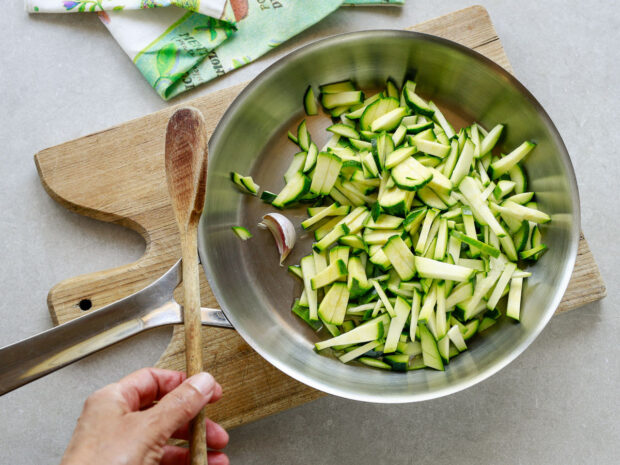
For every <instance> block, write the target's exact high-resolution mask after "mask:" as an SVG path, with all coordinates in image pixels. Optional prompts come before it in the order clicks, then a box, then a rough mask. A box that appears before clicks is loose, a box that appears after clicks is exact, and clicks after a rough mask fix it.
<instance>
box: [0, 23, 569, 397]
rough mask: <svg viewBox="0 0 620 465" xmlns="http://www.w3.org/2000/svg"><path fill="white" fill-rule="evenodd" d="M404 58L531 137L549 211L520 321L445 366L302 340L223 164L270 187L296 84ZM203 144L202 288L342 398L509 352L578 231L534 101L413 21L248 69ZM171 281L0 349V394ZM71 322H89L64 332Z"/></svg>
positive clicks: (451, 96)
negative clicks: (244, 237) (334, 350)
mask: <svg viewBox="0 0 620 465" xmlns="http://www.w3.org/2000/svg"><path fill="white" fill-rule="evenodd" d="M416 71H417V78H416V80H417V82H418V89H419V90H420V92H421V93H422V94H423V95H425V96H427V97H430V98H432V99H433V100H434V101H435V102H436V103H438V104H439V105H440V106H441V107H442V109H444V110H445V113H448V115H449V118H450V119H451V120H452V121H454V122H456V123H457V126H458V125H459V124H458V123H461V122H465V121H472V120H476V121H478V122H480V123H481V124H483V125H485V126H487V127H489V126H492V125H494V124H496V123H498V122H503V123H505V124H506V125H507V131H506V137H505V139H504V140H503V142H502V144H503V148H504V149H509V148H511V147H514V146H516V145H517V144H518V143H520V142H522V141H523V140H524V139H531V140H535V141H537V142H538V148H537V149H536V150H535V151H534V152H532V154H531V155H530V157H529V158H528V159H527V161H526V163H525V167H526V169H527V171H528V174H529V179H530V181H531V184H530V189H531V190H534V191H536V192H537V200H538V202H539V204H540V206H541V208H542V209H543V210H545V211H547V212H549V213H550V214H551V215H552V219H553V221H552V222H551V223H550V224H549V225H548V226H547V227H546V228H545V229H544V231H543V234H544V237H545V242H546V243H548V244H549V245H550V250H549V252H548V253H547V254H546V255H545V256H544V257H543V258H542V259H541V260H540V262H539V263H538V264H537V265H536V266H535V267H533V268H532V270H531V271H532V272H533V276H532V277H531V278H530V279H529V280H528V284H527V288H526V289H525V292H524V311H523V315H522V321H521V323H520V324H513V323H511V322H508V321H503V322H502V323H500V324H498V325H495V326H494V327H493V328H491V329H490V330H488V331H487V332H485V335H484V336H483V337H480V338H478V339H477V340H475V341H474V342H473V343H472V345H471V346H470V347H471V350H469V351H468V352H465V353H463V354H462V355H460V356H459V357H457V358H456V359H454V361H451V363H450V365H449V366H448V367H447V369H446V371H445V372H435V371H427V370H418V371H414V372H408V373H406V374H404V373H389V372H384V371H378V370H371V369H368V368H365V367H357V366H350V365H343V364H342V363H340V362H338V361H336V360H334V359H331V358H329V357H325V356H322V355H318V354H316V353H315V352H314V351H313V350H312V348H313V343H314V342H316V341H317V340H318V339H319V337H321V335H317V334H314V333H313V332H312V331H311V330H310V329H309V328H308V327H307V326H306V325H305V323H303V322H301V321H300V320H299V319H298V318H296V317H295V316H293V315H292V314H291V313H290V307H291V303H292V301H293V299H294V297H296V296H298V295H299V293H300V290H301V289H300V286H299V283H297V282H296V280H295V278H292V277H291V276H290V275H289V274H288V273H287V272H286V269H285V268H282V267H279V266H278V259H277V253H276V251H275V246H274V244H273V239H272V238H271V237H270V236H269V233H268V232H264V231H260V230H258V229H256V227H255V226H256V224H257V223H258V221H259V220H260V218H261V216H262V215H263V214H264V213H266V212H268V211H270V208H269V206H268V205H266V204H263V203H261V202H260V201H259V200H257V199H256V198H250V197H248V196H243V195H241V194H238V193H237V192H236V191H235V190H234V189H232V187H231V185H230V180H229V177H228V173H229V172H230V171H239V172H243V173H247V172H249V171H251V174H252V176H253V177H254V179H255V180H256V181H257V182H258V183H259V184H260V185H261V187H262V188H265V189H268V190H272V191H278V190H279V189H280V188H281V187H282V185H283V181H282V174H283V172H284V170H285V169H286V167H287V166H288V164H289V163H290V160H291V156H292V154H293V153H294V152H295V147H294V146H293V145H291V143H290V142H288V141H287V139H286V131H287V130H288V129H290V128H291V127H293V126H294V125H295V124H296V123H297V122H298V121H299V120H300V119H301V118H302V113H301V108H302V106H301V96H302V95H303V92H304V90H305V88H306V86H307V85H308V84H312V85H313V86H315V88H316V86H318V85H319V84H322V83H326V82H333V81H338V80H342V79H348V78H352V79H354V80H355V81H357V83H358V84H359V85H360V86H361V87H363V88H378V87H380V86H382V85H383V84H384V83H385V80H386V79H387V78H388V77H390V76H391V77H393V78H395V79H396V80H397V81H400V80H401V79H402V78H404V77H405V76H407V75H411V74H413V73H414V72H416ZM313 120H317V119H316V118H314V119H313ZM313 123H314V124H313V125H312V126H311V127H310V131H311V133H312V134H313V136H314V137H315V138H316V139H317V141H318V142H319V143H320V142H322V140H321V139H320V137H321V135H322V134H323V133H324V131H323V129H324V128H325V127H326V126H327V124H328V123H329V122H328V121H327V120H324V121H322V122H317V121H313ZM209 149H210V150H209V152H210V155H209V156H210V160H209V173H208V183H207V195H206V204H205V210H204V213H203V216H202V219H201V224H200V229H199V253H200V257H201V259H202V263H203V266H204V268H205V272H206V274H207V277H208V280H209V283H210V285H211V288H212V289H213V292H214V294H215V296H216V298H217V300H218V302H219V304H220V305H221V307H222V308H223V309H224V313H225V314H226V317H228V320H230V322H231V323H232V324H233V325H234V327H235V329H236V330H237V331H238V332H239V333H240V334H241V336H242V337H243V338H244V339H245V340H246V341H247V342H248V343H249V344H250V345H251V346H252V347H253V348H254V349H255V350H256V351H257V352H258V353H260V354H261V355H262V356H263V357H264V358H265V359H266V360H268V361H269V362H270V363H272V364H273V365H275V366H276V367H278V368H279V369H280V370H282V371H284V372H285V373H287V374H288V375H290V376H292V377H294V378H296V379H297V380H299V381H301V382H304V383H306V384H308V385H310V386H312V387H314V388H317V389H320V390H322V391H325V392H328V393H331V394H334V395H338V396H342V397H347V398H351V399H357V400H364V401H372V402H392V403H395V402H413V401H420V400H425V399H431V398H434V397H439V396H443V395H446V394H449V393H452V392H456V391H459V390H461V389H464V388H466V387H468V386H471V385H473V384H475V383H477V382H479V381H481V380H483V379H485V378H487V377H488V376H490V375H492V374H493V373H495V372H497V371H498V370H499V369H501V368H502V367H504V366H506V365H507V364H508V363H509V362H510V361H512V360H514V358H516V357H517V356H518V355H519V354H520V353H521V352H523V351H524V350H525V348H526V347H527V346H528V345H529V344H530V343H531V342H532V341H533V340H534V339H535V338H536V336H537V335H538V334H539V333H540V332H541V331H542V329H543V327H544V326H545V325H546V323H547V322H548V321H549V319H550V318H551V316H552V315H553V312H554V311H555V309H556V308H557V306H558V304H559V302H560V300H561V298H562V295H563V294H564V291H565V290H566V286H567V285H568V280H569V278H570V275H571V272H572V269H573V265H574V262H575V258H576V254H577V245H578V241H579V230H580V228H579V196H578V191H577V183H576V180H575V175H574V172H573V168H572V165H571V162H570V159H569V156H568V153H567V151H566V148H565V146H564V144H563V142H562V139H561V137H560V135H559V134H558V132H557V130H556V128H555V126H554V125H553V123H552V122H551V120H550V118H549V117H548V115H547V114H546V113H545V111H544V110H543V108H542V107H541V106H540V104H539V103H538V102H537V101H536V99H535V98H534V97H533V96H532V95H531V94H530V93H529V92H528V91H527V90H526V89H525V88H524V87H523V86H522V85H521V84H520V83H519V82H518V81H517V80H516V79H514V78H513V77H512V76H511V75H510V74H508V73H507V72H506V71H505V70H503V69H502V68H501V67H499V66H498V65H496V64H495V63H493V62H491V61H489V60H488V59H486V58H484V57H483V56H481V55H479V54H477V53H476V52H473V51H471V50H469V49H467V48H465V47H462V46H460V45H457V44H455V43H452V42H449V41H447V40H443V39H439V38H437V37H434V36H429V35H425V34H419V33H413V32H401V31H366V32H359V33H352V34H344V35H340V36H335V37H331V38H328V39H325V40H321V41H318V42H315V43H313V44H311V45H308V46H306V47H303V48H301V49H299V50H297V51H296V52H293V53H291V54H290V55H288V56H286V57H284V58H282V59H281V60H279V61H278V62H276V63H275V64H274V65H272V66H271V67H269V68H268V69H267V70H265V71H264V72H263V73H261V74H260V75H259V76H258V77H256V78H255V79H254V81H253V82H252V83H251V84H250V85H249V86H248V87H247V88H246V89H245V90H244V91H243V92H242V93H241V94H240V95H239V97H237V99H236V100H235V101H234V102H233V104H232V105H231V106H230V108H229V109H228V111H227V112H226V114H225V115H224V117H223V118H222V120H221V121H220V123H219V125H218V127H217V129H216V131H215V133H214V134H213V136H212V138H211V141H210V144H209ZM285 213H286V215H287V216H289V218H291V219H292V220H293V222H295V223H296V224H299V222H300V220H301V218H303V217H305V213H304V211H303V210H302V209H298V210H290V211H287V212H285ZM233 225H243V226H246V227H248V228H249V229H250V230H252V232H253V233H254V238H253V239H252V240H250V241H247V242H240V241H239V240H238V239H237V238H236V237H235V236H234V234H232V233H231V231H230V227H231V226H233ZM298 234H299V235H300V236H301V238H300V239H299V240H298V244H297V245H296V247H295V249H294V251H293V253H292V254H291V256H290V257H289V258H288V262H290V263H296V262H298V260H299V258H300V257H301V256H303V255H305V254H307V253H308V251H309V250H310V238H309V237H305V236H304V235H303V234H304V233H303V232H302V231H301V230H298ZM176 283H178V273H177V271H176V269H174V268H173V269H172V270H171V271H170V272H169V273H167V274H166V275H165V276H164V277H163V278H162V279H161V280H160V281H158V282H156V283H154V284H153V285H152V286H150V287H149V288H147V289H146V290H145V291H143V292H141V293H138V294H137V295H134V296H132V297H129V298H127V299H124V300H123V301H120V302H118V303H115V304H112V305H111V306H109V307H106V308H102V309H100V310H97V311H95V312H93V313H92V314H90V315H86V316H85V317H82V318H78V319H77V320H74V321H73V322H70V323H67V324H65V325H62V326H60V327H58V328H54V329H52V330H49V331H46V332H45V333H42V334H41V335H38V336H35V337H33V338H30V339H28V340H26V341H22V342H20V343H17V344H14V345H13V346H9V347H6V348H4V349H0V394H2V393H4V392H8V391H9V390H11V389H14V388H15V387H18V386H20V385H22V384H25V383H26V382H29V381H32V380H33V379H36V378H38V377H40V376H42V375H44V374H46V373H49V372H51V371H53V370H54V369H57V368H59V367H61V366H64V365H66V364H67V363H71V362H72V361H74V360H77V359H79V358H81V357H83V356H85V355H87V354H88V353H91V352H93V351H95V350H98V349H100V348H102V347H105V346H107V345H110V344H112V343H114V342H117V341H118V340H120V339H123V338H125V337H128V336H130V335H132V334H135V333H137V332H140V331H142V330H144V329H147V328H149V327H154V326H160V325H162V324H173V323H178V322H180V319H181V317H180V315H181V312H180V307H179V306H178V304H176V303H175V302H174V301H173V299H172V292H171V289H173V288H174V287H175V285H176ZM203 317H204V319H206V320H214V319H215V321H216V322H218V323H219V325H227V324H228V323H227V321H226V319H225V318H224V317H223V315H222V314H221V313H218V312H217V311H213V310H207V309H205V310H204V311H203ZM69 325H73V327H69ZM85 327H89V328H90V330H89V331H88V332H86V333H85V335H84V336H83V337H79V336H76V334H78V333H79V330H80V329H83V328H85ZM63 328H64V329H63ZM63 331H64V337H63V336H62V334H63V333H62V332H63ZM69 334H71V335H72V337H71V338H69V337H68V335H69ZM24 367H25V368H24Z"/></svg>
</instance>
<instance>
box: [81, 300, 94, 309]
mask: <svg viewBox="0 0 620 465" xmlns="http://www.w3.org/2000/svg"><path fill="white" fill-rule="evenodd" d="M78 305H79V306H80V310H83V311H86V310H90V309H91V308H92V307H93V303H92V302H91V300H90V299H82V300H80V303H79V304H78Z"/></svg>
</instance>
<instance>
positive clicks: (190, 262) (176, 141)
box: [166, 108, 207, 465]
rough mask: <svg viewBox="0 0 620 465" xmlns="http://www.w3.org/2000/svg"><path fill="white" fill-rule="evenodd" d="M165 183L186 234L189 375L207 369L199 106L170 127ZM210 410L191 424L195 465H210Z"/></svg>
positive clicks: (203, 147)
mask: <svg viewBox="0 0 620 465" xmlns="http://www.w3.org/2000/svg"><path fill="white" fill-rule="evenodd" d="M166 181H167V183H168V192H169V193H170V198H171V200H172V208H173V209H174V214H175V216H176V220H177V224H178V226H179V231H180V233H181V251H182V257H183V264H182V266H183V268H182V272H183V292H184V299H183V321H184V326H185V359H186V365H187V376H188V377H189V376H192V375H195V374H196V373H200V372H201V371H202V370H203V365H202V347H203V344H202V337H201V336H202V330H201V328H202V324H201V320H200V282H199V275H198V250H197V231H198V221H199V220H200V214H201V212H202V207H203V204H204V198H205V187H206V181H207V131H206V128H205V122H204V118H203V116H202V113H200V111H198V110H196V109H195V108H182V109H179V110H177V111H176V112H175V113H174V114H173V115H172V117H171V118H170V120H169V121H168V127H167V129H166ZM205 418H206V417H205V409H204V408H203V409H202V410H201V411H200V413H199V414H198V415H197V416H196V418H194V419H193V420H192V422H191V424H190V441H189V444H190V455H191V463H192V465H206V464H207V442H206V437H207V436H206V428H205Z"/></svg>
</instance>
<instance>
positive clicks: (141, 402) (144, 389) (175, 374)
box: [117, 368, 186, 411]
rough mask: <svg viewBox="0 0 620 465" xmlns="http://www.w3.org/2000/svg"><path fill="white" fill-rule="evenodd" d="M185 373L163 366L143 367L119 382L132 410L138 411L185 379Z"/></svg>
mask: <svg viewBox="0 0 620 465" xmlns="http://www.w3.org/2000/svg"><path fill="white" fill-rule="evenodd" d="M185 377H186V376H185V373H182V372H180V371H173V370H163V369H161V368H142V369H141V370H138V371H135V372H133V373H131V374H130V375H127V376H125V377H124V378H123V379H121V380H120V381H119V382H118V383H117V384H118V386H119V387H120V391H121V394H122V395H123V397H124V399H125V401H126V402H127V407H128V408H129V410H130V411H136V410H139V409H141V408H143V407H146V406H149V405H151V404H152V403H153V402H155V401H156V400H159V399H161V398H162V397H163V396H165V395H166V394H168V393H169V392H170V391H172V390H173V389H174V388H176V387H177V386H178V385H179V384H181V383H182V382H183V381H184V380H185Z"/></svg>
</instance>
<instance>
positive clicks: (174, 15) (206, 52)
mask: <svg viewBox="0 0 620 465" xmlns="http://www.w3.org/2000/svg"><path fill="white" fill-rule="evenodd" d="M343 1H346V3H348V4H352V3H355V4H360V5H361V4H368V5H370V4H373V5H378V4H388V3H389V4H396V5H399V4H402V3H403V1H404V0H388V1H378V0H310V1H308V0H71V1H69V0H65V1H63V0H26V9H27V11H29V12H40V13H49V12H69V13H71V12H75V11H77V12H90V11H97V12H98V15H99V18H100V19H101V21H102V22H103V23H104V24H105V25H106V27H107V28H108V30H109V31H110V33H111V34H112V35H113V37H114V38H115V39H116V41H117V42H118V43H119V45H120V46H121V47H122V49H123V50H124V51H125V53H127V55H128V56H129V57H130V58H131V60H132V61H133V62H134V64H135V65H136V67H137V68H138V69H139V70H140V72H141V73H142V75H143V76H144V77H145V79H146V80H147V81H148V83H149V84H150V85H151V86H152V87H153V88H154V89H155V91H156V92H157V93H158V94H159V95H160V96H161V97H162V98H163V99H165V100H168V99H170V98H172V97H175V96H177V95H179V94H181V93H183V92H185V91H187V90H190V89H193V88H194V87H196V86H198V85H200V84H202V83H205V82H207V81H210V80H211V79H213V78H215V77H217V76H220V75H223V74H225V73H227V72H229V71H232V70H234V69H236V68H239V67H241V66H244V65H246V64H248V63H250V62H252V61H254V60H256V59H257V58H258V57H260V56H261V55H263V54H265V53H266V52H268V51H269V50H271V49H272V48H274V47H277V46H278V45H279V44H281V43H282V42H284V41H286V40H288V39H289V38H291V37H293V36H294V35H296V34H298V33H300V32H301V31H303V30H304V29H306V28H308V27H310V26H312V25H313V24H315V23H317V22H318V21H320V20H321V19H323V18H324V17H325V16H327V15H328V14H330V13H332V12H333V11H334V10H336V9H337V8H338V7H340V6H341V5H342V4H343ZM163 7H166V8H163ZM180 7H182V8H180Z"/></svg>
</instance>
